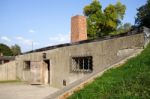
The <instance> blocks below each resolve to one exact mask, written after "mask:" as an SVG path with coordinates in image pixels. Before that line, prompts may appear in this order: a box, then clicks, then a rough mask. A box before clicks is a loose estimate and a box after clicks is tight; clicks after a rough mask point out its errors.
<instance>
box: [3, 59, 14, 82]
mask: <svg viewBox="0 0 150 99" xmlns="http://www.w3.org/2000/svg"><path fill="white" fill-rule="evenodd" d="M5 80H16V62H15V61H11V62H8V63H5V64H3V65H0V81H5Z"/></svg>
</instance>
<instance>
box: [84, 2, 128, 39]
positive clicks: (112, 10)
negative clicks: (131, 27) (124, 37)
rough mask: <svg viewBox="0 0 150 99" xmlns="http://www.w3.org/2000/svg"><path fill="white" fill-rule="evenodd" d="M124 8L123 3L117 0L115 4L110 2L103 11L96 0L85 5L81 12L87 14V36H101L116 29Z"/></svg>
mask: <svg viewBox="0 0 150 99" xmlns="http://www.w3.org/2000/svg"><path fill="white" fill-rule="evenodd" d="M125 9H126V7H125V5H122V4H121V2H119V1H118V2H117V3H116V4H115V5H112V4H110V5H109V6H108V7H106V8H105V9H104V11H102V6H101V4H100V2H99V1H98V0H93V2H92V3H91V4H89V5H87V6H85V7H84V12H83V13H84V15H85V16H87V32H88V38H89V39H93V38H97V37H102V36H105V35H109V33H110V32H113V31H116V30H117V27H118V25H119V24H120V23H121V20H122V19H123V16H124V14H125Z"/></svg>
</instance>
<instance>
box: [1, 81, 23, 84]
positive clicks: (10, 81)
mask: <svg viewBox="0 0 150 99" xmlns="http://www.w3.org/2000/svg"><path fill="white" fill-rule="evenodd" d="M17 82H21V81H19V80H4V81H0V84H2V83H17Z"/></svg>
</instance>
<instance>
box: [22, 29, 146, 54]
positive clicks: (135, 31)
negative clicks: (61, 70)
mask: <svg viewBox="0 0 150 99" xmlns="http://www.w3.org/2000/svg"><path fill="white" fill-rule="evenodd" d="M140 33H143V27H138V28H134V29H131V30H130V31H128V32H125V33H121V34H118V35H111V36H104V37H100V38H96V39H90V40H83V41H78V42H74V43H64V44H58V45H53V46H47V47H43V48H39V49H35V50H31V51H28V52H25V53H22V54H21V55H23V54H28V53H32V52H41V51H47V50H52V49H56V48H61V47H67V46H73V45H79V44H84V43H91V42H98V41H103V40H109V39H114V38H119V37H125V36H130V35H135V34H140Z"/></svg>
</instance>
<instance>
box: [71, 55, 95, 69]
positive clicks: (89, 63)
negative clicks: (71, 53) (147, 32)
mask: <svg viewBox="0 0 150 99" xmlns="http://www.w3.org/2000/svg"><path fill="white" fill-rule="evenodd" d="M71 65H72V68H71V69H72V71H74V72H92V70H93V58H92V56H83V57H72V62H71Z"/></svg>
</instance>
